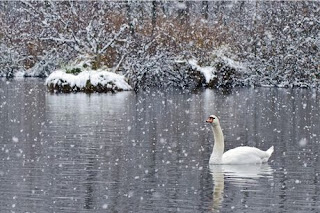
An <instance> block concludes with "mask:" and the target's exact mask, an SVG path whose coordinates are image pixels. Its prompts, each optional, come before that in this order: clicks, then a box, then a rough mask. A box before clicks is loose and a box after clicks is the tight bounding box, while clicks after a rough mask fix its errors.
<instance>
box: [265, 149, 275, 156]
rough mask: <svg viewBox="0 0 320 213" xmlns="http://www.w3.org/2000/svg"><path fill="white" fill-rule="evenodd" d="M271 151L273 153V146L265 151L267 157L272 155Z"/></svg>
mask: <svg viewBox="0 0 320 213" xmlns="http://www.w3.org/2000/svg"><path fill="white" fill-rule="evenodd" d="M273 151H274V147H273V146H271V147H270V148H269V149H268V150H267V151H266V153H267V154H268V155H269V157H270V156H271V155H272V153H273Z"/></svg>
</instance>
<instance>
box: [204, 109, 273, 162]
mask: <svg viewBox="0 0 320 213" xmlns="http://www.w3.org/2000/svg"><path fill="white" fill-rule="evenodd" d="M206 122H207V123H210V124H211V126H212V130H213V137H214V146H213V150H212V154H211V156H210V161H209V164H261V163H265V162H267V161H268V160H269V158H270V156H271V154H272V153H273V151H274V148H273V146H271V147H270V148H269V149H268V150H267V151H262V150H260V149H258V148H255V147H249V146H240V147H236V148H234V149H230V150H228V151H226V152H225V153H224V136H223V133H222V129H221V126H220V121H219V119H218V117H217V116H215V115H210V116H209V118H208V119H207V121H206Z"/></svg>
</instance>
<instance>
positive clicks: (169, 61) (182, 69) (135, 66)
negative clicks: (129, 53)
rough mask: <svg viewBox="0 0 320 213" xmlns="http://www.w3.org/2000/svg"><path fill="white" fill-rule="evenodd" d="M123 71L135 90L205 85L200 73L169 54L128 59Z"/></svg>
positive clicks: (185, 62)
mask: <svg viewBox="0 0 320 213" xmlns="http://www.w3.org/2000/svg"><path fill="white" fill-rule="evenodd" d="M124 69H125V71H126V77H127V78H128V79H129V83H130V84H131V85H132V86H133V87H134V89H135V90H138V89H146V88H148V87H158V88H168V87H178V88H183V89H194V88H197V87H202V86H203V85H204V84H205V77H204V75H202V74H201V72H200V71H198V70H196V69H194V68H193V67H192V66H191V65H190V64H189V63H187V61H185V60H177V59H176V58H175V57H174V56H173V55H171V54H169V53H166V54H164V53H161V54H156V55H153V56H147V58H137V57H128V58H127V60H126V62H125V64H124Z"/></svg>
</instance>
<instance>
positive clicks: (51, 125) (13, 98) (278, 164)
mask: <svg viewBox="0 0 320 213" xmlns="http://www.w3.org/2000/svg"><path fill="white" fill-rule="evenodd" d="M319 95H320V93H319V92H317V91H312V90H307V89H275V88H244V89H236V90H233V91H232V92H230V93H225V92H223V91H218V90H209V89H208V90H201V91H197V92H185V93H182V92H181V91H174V90H173V91H167V92H159V91H156V90H154V91H149V92H140V93H134V92H121V93H116V94H91V95H88V94H83V93H78V94H51V93H48V92H47V91H46V88H45V86H44V81H43V80H38V79H26V80H12V81H7V80H5V79H0V119H1V120H0V121H1V122H0V212H1V213H2V212H68V213H71V212H119V213H122V212H190V213H191V212H192V213H193V212H252V213H256V212H290V213H291V212H320V177H319V173H320V166H319V165H320V162H319V154H320V151H319V149H320V145H319V141H320V139H319V137H320V136H319V134H320V116H319V113H320V103H319V102H320V101H319V100H320V98H319ZM210 114H216V115H218V116H219V117H220V121H221V126H222V128H223V131H224V134H225V139H226V149H230V148H234V147H236V146H240V145H249V146H256V147H259V148H261V149H263V150H266V149H268V148H269V147H270V146H271V145H274V146H275V152H274V153H273V156H272V157H271V159H270V162H269V163H268V164H265V165H261V166H254V165H251V166H209V165H208V161H209V157H210V154H211V150H212V146H213V136H212V132H211V129H210V127H209V126H208V125H207V124H206V123H205V122H204V121H205V120H206V118H207V117H208V116H209V115H210Z"/></svg>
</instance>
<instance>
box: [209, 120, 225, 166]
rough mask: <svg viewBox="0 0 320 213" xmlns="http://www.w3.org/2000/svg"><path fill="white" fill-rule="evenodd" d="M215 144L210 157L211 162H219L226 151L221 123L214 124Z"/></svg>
mask: <svg viewBox="0 0 320 213" xmlns="http://www.w3.org/2000/svg"><path fill="white" fill-rule="evenodd" d="M212 130H213V137H214V145H213V151H212V154H211V157H210V162H212V163H215V164H219V163H221V160H222V155H223V152H224V137H223V133H222V129H221V127H220V125H216V126H212Z"/></svg>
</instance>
